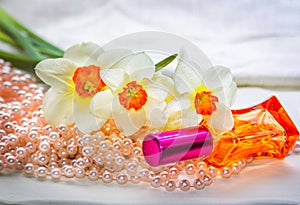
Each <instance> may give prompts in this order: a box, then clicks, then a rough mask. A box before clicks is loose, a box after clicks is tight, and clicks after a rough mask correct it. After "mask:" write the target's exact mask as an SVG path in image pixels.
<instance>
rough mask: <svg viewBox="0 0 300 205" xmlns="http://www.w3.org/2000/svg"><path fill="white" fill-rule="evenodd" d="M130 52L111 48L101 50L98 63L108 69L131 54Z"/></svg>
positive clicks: (102, 67)
mask: <svg viewBox="0 0 300 205" xmlns="http://www.w3.org/2000/svg"><path fill="white" fill-rule="evenodd" d="M131 54H132V52H131V51H129V50H126V49H113V50H108V51H105V52H103V53H102V54H101V55H100V56H99V58H98V65H99V66H100V67H101V69H109V68H111V67H112V66H113V65H114V64H116V63H118V62H119V61H121V60H122V59H123V58H125V57H126V56H129V55H131Z"/></svg>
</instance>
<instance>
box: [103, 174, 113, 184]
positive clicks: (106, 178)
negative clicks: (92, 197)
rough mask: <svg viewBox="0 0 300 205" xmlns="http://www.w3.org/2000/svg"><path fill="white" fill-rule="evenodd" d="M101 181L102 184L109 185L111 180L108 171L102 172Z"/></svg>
mask: <svg viewBox="0 0 300 205" xmlns="http://www.w3.org/2000/svg"><path fill="white" fill-rule="evenodd" d="M101 179H102V181H103V182H104V183H110V182H112V180H113V176H112V173H111V172H109V171H104V172H103V174H102V178H101Z"/></svg>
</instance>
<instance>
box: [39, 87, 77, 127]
mask: <svg viewBox="0 0 300 205" xmlns="http://www.w3.org/2000/svg"><path fill="white" fill-rule="evenodd" d="M72 98H73V94H72V93H67V92H63V93H59V92H56V91H55V90H54V89H52V88H50V89H49V90H48V91H47V93H46V94H45V97H44V103H43V110H44V115H45V118H46V120H47V122H49V123H50V124H53V125H60V124H66V125H69V124H72V123H73V110H72V107H73V101H72Z"/></svg>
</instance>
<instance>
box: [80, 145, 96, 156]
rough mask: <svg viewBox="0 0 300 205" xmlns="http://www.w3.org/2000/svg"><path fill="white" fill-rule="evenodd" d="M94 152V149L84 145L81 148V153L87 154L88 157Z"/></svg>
mask: <svg viewBox="0 0 300 205" xmlns="http://www.w3.org/2000/svg"><path fill="white" fill-rule="evenodd" d="M93 153H94V150H93V149H92V147H84V148H83V149H82V155H83V156H87V157H90V156H92V155H93Z"/></svg>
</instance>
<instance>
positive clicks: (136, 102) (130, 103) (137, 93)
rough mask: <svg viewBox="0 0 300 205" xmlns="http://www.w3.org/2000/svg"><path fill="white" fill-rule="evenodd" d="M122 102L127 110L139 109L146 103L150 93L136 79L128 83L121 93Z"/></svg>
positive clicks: (120, 99) (120, 100)
mask: <svg viewBox="0 0 300 205" xmlns="http://www.w3.org/2000/svg"><path fill="white" fill-rule="evenodd" d="M118 95H119V102H120V104H121V105H122V106H123V107H124V108H125V109H127V110H130V109H134V110H139V109H141V108H142V107H143V105H145V104H146V102H147V98H148V95H147V93H146V91H145V90H144V89H143V86H142V85H140V84H138V83H137V82H136V81H132V82H130V83H127V84H126V86H125V87H124V88H123V91H122V92H120V93H119V94H118Z"/></svg>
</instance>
